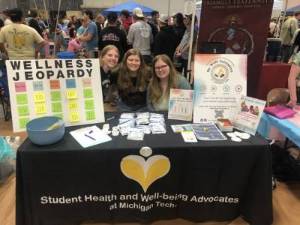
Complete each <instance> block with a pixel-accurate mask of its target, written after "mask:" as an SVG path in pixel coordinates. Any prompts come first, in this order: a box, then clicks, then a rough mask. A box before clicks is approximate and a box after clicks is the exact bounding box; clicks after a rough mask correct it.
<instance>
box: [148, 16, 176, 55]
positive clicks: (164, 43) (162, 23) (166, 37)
mask: <svg viewBox="0 0 300 225" xmlns="http://www.w3.org/2000/svg"><path fill="white" fill-rule="evenodd" d="M168 21H169V17H168V16H167V15H164V14H161V15H160V17H159V19H158V24H159V27H160V31H159V32H158V33H157V35H156V36H155V38H154V42H153V43H154V48H153V55H154V56H156V55H161V54H166V55H167V56H169V58H170V59H173V57H174V52H175V49H176V47H177V44H178V43H177V38H176V34H175V32H174V30H173V28H172V27H171V26H169V25H168Z"/></svg>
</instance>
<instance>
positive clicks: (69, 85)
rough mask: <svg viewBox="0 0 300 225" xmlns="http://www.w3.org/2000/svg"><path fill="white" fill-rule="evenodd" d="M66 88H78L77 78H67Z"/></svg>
mask: <svg viewBox="0 0 300 225" xmlns="http://www.w3.org/2000/svg"><path fill="white" fill-rule="evenodd" d="M66 88H76V80H75V79H67V80H66Z"/></svg>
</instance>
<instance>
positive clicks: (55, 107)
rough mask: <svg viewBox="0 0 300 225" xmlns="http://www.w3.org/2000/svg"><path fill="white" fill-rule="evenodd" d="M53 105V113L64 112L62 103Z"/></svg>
mask: <svg viewBox="0 0 300 225" xmlns="http://www.w3.org/2000/svg"><path fill="white" fill-rule="evenodd" d="M51 105H52V112H53V113H58V112H62V105H61V103H60V102H53V103H52V104H51Z"/></svg>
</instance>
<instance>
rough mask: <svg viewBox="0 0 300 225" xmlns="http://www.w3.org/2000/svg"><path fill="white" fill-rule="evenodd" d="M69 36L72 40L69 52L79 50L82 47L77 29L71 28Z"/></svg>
mask: <svg viewBox="0 0 300 225" xmlns="http://www.w3.org/2000/svg"><path fill="white" fill-rule="evenodd" d="M69 36H70V40H69V43H68V49H67V51H69V52H78V51H79V50H80V49H81V48H82V47H81V44H80V42H79V41H78V39H77V38H76V32H75V29H73V28H71V29H70V30H69Z"/></svg>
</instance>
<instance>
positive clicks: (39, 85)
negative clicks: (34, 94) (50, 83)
mask: <svg viewBox="0 0 300 225" xmlns="http://www.w3.org/2000/svg"><path fill="white" fill-rule="evenodd" d="M33 90H34V91H43V90H44V88H43V81H33Z"/></svg>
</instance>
